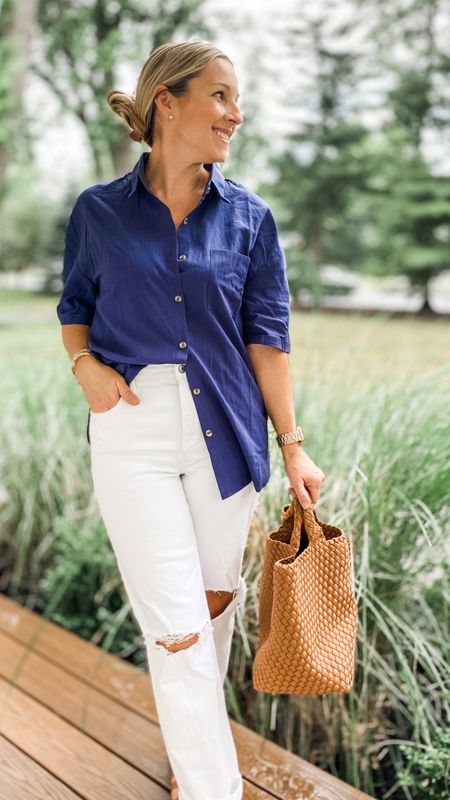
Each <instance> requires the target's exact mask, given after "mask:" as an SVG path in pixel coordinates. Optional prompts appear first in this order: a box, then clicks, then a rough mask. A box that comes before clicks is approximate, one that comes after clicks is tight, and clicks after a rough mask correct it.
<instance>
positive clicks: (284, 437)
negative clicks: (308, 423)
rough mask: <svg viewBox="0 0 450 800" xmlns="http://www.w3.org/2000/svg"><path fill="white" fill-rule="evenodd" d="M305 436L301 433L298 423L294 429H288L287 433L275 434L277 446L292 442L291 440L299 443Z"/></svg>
mask: <svg viewBox="0 0 450 800" xmlns="http://www.w3.org/2000/svg"><path fill="white" fill-rule="evenodd" d="M304 439H305V437H304V435H303V431H302V429H301V427H300V425H297V428H296V429H295V431H288V432H287V433H278V434H277V443H278V445H279V447H283V445H285V444H292V442H299V444H301V443H302V442H303V441H304Z"/></svg>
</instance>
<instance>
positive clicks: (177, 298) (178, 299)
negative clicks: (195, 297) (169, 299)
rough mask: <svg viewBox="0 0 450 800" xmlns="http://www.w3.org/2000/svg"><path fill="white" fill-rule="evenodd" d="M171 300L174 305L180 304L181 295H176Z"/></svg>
mask: <svg viewBox="0 0 450 800" xmlns="http://www.w3.org/2000/svg"><path fill="white" fill-rule="evenodd" d="M173 299H174V300H175V302H176V303H181V301H182V299H183V298H182V297H181V294H176V295H175V297H174V298H173Z"/></svg>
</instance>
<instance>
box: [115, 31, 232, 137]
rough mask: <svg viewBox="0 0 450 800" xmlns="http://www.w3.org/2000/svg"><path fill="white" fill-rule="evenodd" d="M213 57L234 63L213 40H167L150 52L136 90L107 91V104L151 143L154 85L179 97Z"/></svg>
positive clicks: (135, 133)
mask: <svg viewBox="0 0 450 800" xmlns="http://www.w3.org/2000/svg"><path fill="white" fill-rule="evenodd" d="M214 58H226V59H227V61H229V62H230V64H232V63H233V62H232V61H231V59H230V58H228V56H227V55H225V53H223V52H222V50H219V48H218V47H215V46H214V45H213V44H211V42H205V41H203V40H200V41H189V42H180V43H177V44H176V43H174V42H167V43H166V44H162V45H160V46H159V47H157V48H156V49H155V50H153V51H152V52H151V53H150V55H149V57H148V59H147V61H146V62H145V64H144V66H143V67H142V70H141V74H140V75H139V79H138V82H137V87H136V92H135V94H133V95H132V96H131V97H130V96H129V95H127V94H124V93H123V92H120V91H117V90H116V89H112V90H111V91H110V92H108V95H107V97H106V100H107V103H108V105H109V106H110V108H111V109H112V110H113V111H114V112H115V113H116V114H118V115H119V117H122V119H124V120H125V122H126V123H127V124H128V125H129V127H130V128H131V129H132V130H131V133H130V134H129V137H130V139H133V140H134V141H135V142H141V141H144V142H146V143H147V144H148V146H149V147H151V146H152V142H153V132H154V118H155V115H154V108H155V103H154V100H155V87H156V86H157V85H158V84H159V83H163V84H164V85H165V86H167V88H168V89H169V90H170V92H171V94H173V95H175V96H176V97H178V96H181V95H185V94H187V91H188V83H189V81H190V80H191V78H195V77H196V76H197V75H198V74H199V73H200V72H201V71H202V69H203V67H205V66H206V65H207V64H208V63H209V62H210V61H212V60H213V59H214Z"/></svg>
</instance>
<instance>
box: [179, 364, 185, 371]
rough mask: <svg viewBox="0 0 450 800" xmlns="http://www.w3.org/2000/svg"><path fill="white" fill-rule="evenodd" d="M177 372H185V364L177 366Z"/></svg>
mask: <svg viewBox="0 0 450 800" xmlns="http://www.w3.org/2000/svg"><path fill="white" fill-rule="evenodd" d="M178 372H186V364H178Z"/></svg>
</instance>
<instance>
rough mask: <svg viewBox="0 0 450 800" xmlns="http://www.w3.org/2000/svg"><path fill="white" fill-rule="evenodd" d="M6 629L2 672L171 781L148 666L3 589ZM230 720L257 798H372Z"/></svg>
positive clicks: (250, 792)
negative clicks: (134, 662) (87, 638)
mask: <svg viewBox="0 0 450 800" xmlns="http://www.w3.org/2000/svg"><path fill="white" fill-rule="evenodd" d="M0 631H3V641H2V642H0V647H2V648H3V651H6V652H9V656H8V658H7V660H4V664H3V665H1V664H0V670H3V672H2V674H3V677H4V678H6V679H7V680H9V681H12V682H13V683H15V684H16V685H18V686H20V687H21V688H23V689H25V690H26V691H27V692H29V693H30V694H32V695H33V697H35V698H37V699H38V700H39V701H40V702H42V703H44V704H45V705H48V707H49V708H53V709H55V708H56V707H58V708H64V714H65V715H66V719H68V720H69V721H70V722H71V723H72V724H74V725H78V726H80V728H81V729H82V730H87V731H89V733H90V735H92V736H94V737H95V738H98V741H100V742H102V743H103V744H104V745H105V746H107V747H108V748H110V749H111V750H113V751H114V752H115V753H116V754H118V755H120V756H121V757H123V758H126V759H127V760H129V761H130V763H132V764H133V765H134V766H138V768H139V769H142V770H143V771H144V772H146V773H147V774H148V775H151V776H152V777H154V778H155V780H159V781H161V782H163V784H164V785H167V786H168V785H169V777H170V776H169V774H168V772H167V759H166V756H165V751H164V750H163V749H161V748H163V745H162V737H161V734H160V730H159V725H158V715H157V711H156V707H155V703H154V697H153V692H152V690H151V680H150V676H149V674H148V672H145V671H143V670H139V669H137V668H136V667H134V666H133V665H131V664H129V663H127V662H125V661H123V660H122V659H120V658H118V657H117V656H114V655H111V654H109V653H105V652H104V651H101V650H99V648H98V647H96V646H95V645H93V644H92V643H90V642H87V641H85V640H84V639H82V638H81V637H78V636H76V635H75V634H73V633H71V632H69V631H66V630H64V629H63V628H61V627H60V626H58V625H55V623H53V622H51V621H49V620H46V619H45V618H40V617H39V616H38V615H36V614H34V613H33V612H31V611H29V610H27V609H25V608H23V607H22V606H20V605H19V604H17V603H14V601H12V600H10V599H9V598H6V597H4V596H1V595H0ZM8 638H9V641H10V643H13V642H15V643H16V649H15V650H14V648H11V647H9V646H7V639H8ZM24 646H25V648H26V652H25V653H24V652H23V648H24ZM21 660H22V662H23V663H21ZM27 661H28V662H29V667H28V668H27V667H26V663H27ZM69 699H70V702H68V701H69ZM60 713H61V712H60ZM230 722H231V727H232V732H233V736H234V738H235V741H236V746H237V751H238V759H239V765H240V769H241V771H242V773H243V775H244V778H245V780H246V794H245V797H246V798H252V800H253V798H257V797H259V796H264V795H265V793H267V792H269V793H270V794H271V795H272V796H273V797H277V798H280V799H282V800H286V798H292V797H295V800H316V798H317V800H319V798H320V800H373V798H369V795H367V794H365V793H364V792H361V791H359V790H357V789H354V788H353V787H352V786H349V785H348V784H346V783H344V782H343V781H341V780H339V779H338V778H335V777H334V776H332V775H330V774H329V773H327V772H325V771H324V770H321V769H319V768H318V767H316V766H315V765H313V764H309V763H308V762H307V761H305V760H304V759H302V758H300V757H298V756H296V755H294V754H292V753H289V752H288V751H287V750H284V748H282V747H280V746H278V745H276V744H274V743H273V742H270V741H269V740H267V739H264V738H263V737H262V736H260V735H259V734H257V733H255V732H254V731H251V730H250V729H248V728H246V727H245V726H242V725H239V724H238V723H236V722H234V721H233V720H231V721H230ZM86 726H88V727H87V728H86ZM111 736H112V740H111ZM130 742H131V743H132V745H131V751H132V752H130ZM164 765H166V766H164ZM261 790H262V794H261ZM293 793H294V794H293Z"/></svg>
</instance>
